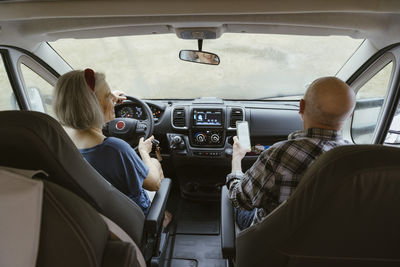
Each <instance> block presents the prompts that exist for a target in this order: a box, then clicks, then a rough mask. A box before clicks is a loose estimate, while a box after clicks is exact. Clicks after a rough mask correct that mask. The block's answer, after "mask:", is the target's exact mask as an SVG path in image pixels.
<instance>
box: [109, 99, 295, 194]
mask: <svg viewBox="0 0 400 267" xmlns="http://www.w3.org/2000/svg"><path fill="white" fill-rule="evenodd" d="M144 101H145V102H146V103H147V104H148V105H149V107H150V109H151V110H152V113H153V118H154V132H153V135H154V137H155V138H156V139H158V140H159V141H160V148H161V155H162V158H163V159H162V162H161V164H162V168H163V171H164V175H165V177H174V178H176V180H177V182H178V183H179V186H180V192H181V194H182V196H183V197H185V198H188V199H202V200H204V199H210V200H211V199H218V198H219V197H220V188H221V185H223V184H224V183H225V177H226V174H227V173H229V172H230V168H231V166H230V164H231V155H232V137H233V136H234V135H236V121H241V120H245V121H247V122H248V124H249V130H250V140H251V145H252V152H251V153H248V154H247V155H246V157H245V158H244V159H243V161H242V167H243V170H244V171H245V170H246V169H248V168H249V167H250V166H251V165H252V164H253V163H254V162H255V160H256V159H257V157H258V154H259V153H262V151H263V150H265V149H266V148H268V147H269V146H271V145H272V144H274V143H276V142H278V141H282V140H285V139H287V136H288V134H289V133H291V132H293V131H296V130H299V129H301V128H302V122H301V119H300V116H299V114H298V110H299V107H298V101H287V100H284V101H227V100H222V99H218V98H199V99H194V100H144ZM115 114H116V117H124V118H134V119H139V120H144V119H146V117H145V113H144V112H143V110H142V108H141V107H140V106H139V105H137V104H136V103H133V102H130V101H124V102H123V103H122V104H121V105H118V106H116V107H115Z"/></svg>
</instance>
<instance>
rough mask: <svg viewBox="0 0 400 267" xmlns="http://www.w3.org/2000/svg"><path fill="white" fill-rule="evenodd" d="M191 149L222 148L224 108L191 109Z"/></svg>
mask: <svg viewBox="0 0 400 267" xmlns="http://www.w3.org/2000/svg"><path fill="white" fill-rule="evenodd" d="M189 129H190V131H189V140H190V144H191V145H192V146H193V147H222V146H223V145H224V139H225V108H206V107H201V108H193V109H192V110H191V120H190V127H189Z"/></svg>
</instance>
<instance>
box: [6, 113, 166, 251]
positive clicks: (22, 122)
mask: <svg viewBox="0 0 400 267" xmlns="http://www.w3.org/2000/svg"><path fill="white" fill-rule="evenodd" d="M0 123H1V125H2V127H1V128H0V150H1V153H0V165H3V166H9V167H14V168H21V169H41V170H44V171H45V172H47V173H48V174H49V180H50V181H52V182H54V183H56V184H58V185H60V186H62V187H64V188H66V189H68V190H69V191H71V192H73V193H75V194H77V195H78V196H80V197H81V198H83V199H84V200H85V201H86V202H88V203H89V204H90V205H92V206H93V207H94V208H95V209H96V210H97V211H98V212H99V213H101V214H103V215H105V216H106V217H108V218H109V219H111V220H112V221H114V222H115V223H116V224H117V225H119V226H120V227H121V228H122V229H123V230H124V231H125V232H126V233H127V234H128V235H129V236H130V237H131V238H132V239H133V241H134V242H135V243H136V244H138V245H139V246H140V247H141V248H142V251H143V252H144V254H146V255H148V258H149V255H150V256H151V255H157V253H158V251H157V249H156V248H154V246H155V244H157V240H156V239H157V238H158V237H159V235H160V232H161V223H162V218H163V216H164V210H165V203H166V200H167V198H168V194H169V189H170V184H171V181H170V179H164V180H163V183H162V185H161V189H160V190H159V192H157V194H156V197H155V198H154V200H153V204H154V205H153V204H152V206H151V208H150V212H149V216H147V218H145V216H144V214H143V212H142V210H141V209H140V208H139V207H138V206H137V205H136V204H135V203H134V202H133V201H131V200H130V199H129V198H128V197H126V196H125V195H124V194H122V193H121V192H120V191H118V190H117V189H115V188H114V187H113V186H112V185H111V184H109V183H108V182H107V181H106V180H105V179H104V178H103V177H102V176H101V175H100V174H99V173H97V171H96V170H95V169H94V168H92V166H90V164H88V163H87V162H86V161H85V160H84V158H83V157H82V155H81V154H80V153H79V151H78V150H77V148H76V147H75V145H74V144H73V143H72V141H71V139H70V138H69V137H68V135H67V134H66V133H65V131H64V129H63V128H62V127H61V125H60V124H59V123H58V122H57V121H56V120H54V119H53V118H52V117H50V116H48V115H46V114H43V113H39V112H33V111H2V112H0ZM157 195H158V196H157ZM144 229H146V230H144ZM148 258H147V259H148Z"/></svg>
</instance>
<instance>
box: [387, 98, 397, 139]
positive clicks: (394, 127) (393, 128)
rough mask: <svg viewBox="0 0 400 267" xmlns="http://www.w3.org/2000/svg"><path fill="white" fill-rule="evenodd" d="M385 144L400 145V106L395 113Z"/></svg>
mask: <svg viewBox="0 0 400 267" xmlns="http://www.w3.org/2000/svg"><path fill="white" fill-rule="evenodd" d="M385 144H390V145H396V146H399V145H400V104H399V105H398V106H397V109H396V112H395V113H394V116H393V120H392V123H391V124H390V128H389V131H388V133H387V135H386V138H385Z"/></svg>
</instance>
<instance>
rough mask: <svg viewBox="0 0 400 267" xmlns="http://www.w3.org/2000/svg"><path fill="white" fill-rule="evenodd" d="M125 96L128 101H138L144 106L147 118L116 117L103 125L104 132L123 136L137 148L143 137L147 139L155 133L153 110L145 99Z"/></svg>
mask: <svg viewBox="0 0 400 267" xmlns="http://www.w3.org/2000/svg"><path fill="white" fill-rule="evenodd" d="M125 97H126V100H127V101H130V102H133V103H136V104H138V105H139V106H140V107H141V108H142V110H143V112H144V113H145V115H146V119H145V120H137V119H133V118H115V119H113V120H111V121H109V122H107V123H106V124H105V126H104V127H103V133H104V135H105V136H114V137H117V138H121V139H123V140H125V141H126V142H128V143H129V144H130V145H131V146H132V147H134V148H135V149H136V148H137V146H138V143H139V139H140V138H141V137H144V139H147V138H149V137H150V136H151V135H152V134H153V130H154V118H153V112H152V111H151V109H150V107H149V106H148V105H147V104H146V102H144V101H143V100H141V99H139V98H136V97H133V96H125ZM125 103H126V102H125ZM116 107H117V106H116Z"/></svg>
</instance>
